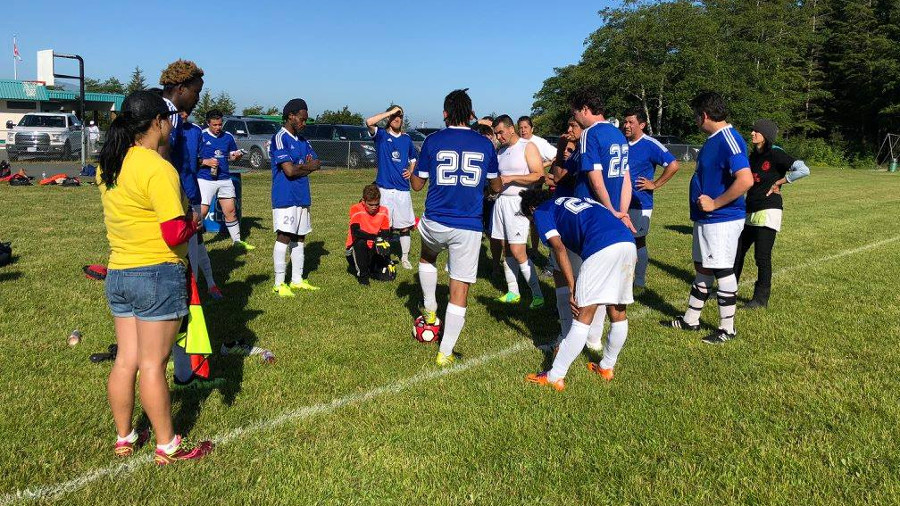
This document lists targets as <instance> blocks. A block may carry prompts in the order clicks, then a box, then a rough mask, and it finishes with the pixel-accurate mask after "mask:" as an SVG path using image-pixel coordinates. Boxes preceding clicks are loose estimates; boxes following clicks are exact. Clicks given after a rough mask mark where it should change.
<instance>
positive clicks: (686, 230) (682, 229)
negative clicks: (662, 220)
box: [663, 225, 694, 235]
mask: <svg viewBox="0 0 900 506" xmlns="http://www.w3.org/2000/svg"><path fill="white" fill-rule="evenodd" d="M663 228H664V229H666V230H671V231H672V232H677V233H679V234H684V235H693V233H694V227H692V226H690V225H666V226H665V227H663Z"/></svg>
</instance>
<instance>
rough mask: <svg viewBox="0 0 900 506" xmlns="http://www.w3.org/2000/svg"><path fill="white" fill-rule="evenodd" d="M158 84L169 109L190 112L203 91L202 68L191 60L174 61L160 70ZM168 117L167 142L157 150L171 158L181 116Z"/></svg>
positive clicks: (164, 156)
mask: <svg viewBox="0 0 900 506" xmlns="http://www.w3.org/2000/svg"><path fill="white" fill-rule="evenodd" d="M159 84H160V85H162V87H163V89H162V97H163V100H165V101H166V105H167V106H168V107H169V110H170V111H183V112H187V113H188V114H190V112H191V111H193V110H194V107H195V106H196V105H197V102H198V101H199V100H200V92H201V91H203V69H201V68H200V67H198V66H197V64H195V63H194V62H192V61H188V60H177V61H174V62H172V63H170V64H169V65H168V66H167V67H166V68H165V70H163V71H162V74H161V75H160V77H159ZM169 118H171V121H172V133H170V134H169V144H168V145H165V144H164V145H162V146H160V147H159V150H158V151H159V154H160V155H162V157H163V158H166V159H169V160H171V158H170V152H171V150H172V148H173V147H174V146H175V141H176V137H177V136H178V135H179V131H178V126H179V125H180V124H181V116H179V115H178V114H172V115H171V116H169Z"/></svg>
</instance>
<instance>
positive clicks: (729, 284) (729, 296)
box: [716, 274, 738, 334]
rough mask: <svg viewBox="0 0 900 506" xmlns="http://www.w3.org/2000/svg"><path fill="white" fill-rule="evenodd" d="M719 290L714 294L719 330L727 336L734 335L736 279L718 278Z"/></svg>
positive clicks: (728, 277)
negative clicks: (716, 300) (717, 302)
mask: <svg viewBox="0 0 900 506" xmlns="http://www.w3.org/2000/svg"><path fill="white" fill-rule="evenodd" d="M718 281H719V290H718V293H717V294H716V295H717V296H718V300H719V328H720V329H724V330H725V331H726V332H728V333H729V334H734V313H735V310H736V308H737V291H738V283H737V277H735V275H734V274H729V275H728V276H725V277H724V278H719V280H718Z"/></svg>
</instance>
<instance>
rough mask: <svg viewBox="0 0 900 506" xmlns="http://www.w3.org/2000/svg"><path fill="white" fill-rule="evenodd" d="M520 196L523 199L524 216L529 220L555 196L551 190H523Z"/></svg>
mask: <svg viewBox="0 0 900 506" xmlns="http://www.w3.org/2000/svg"><path fill="white" fill-rule="evenodd" d="M519 195H520V196H521V197H522V214H524V215H525V216H526V217H529V218H530V217H531V216H532V215H533V214H534V210H535V209H536V208H537V207H539V206H540V205H541V204H543V203H544V202H546V201H548V200H550V199H552V198H553V194H552V193H550V191H549V190H545V189H542V188H531V189H529V190H522V191H521V192H519Z"/></svg>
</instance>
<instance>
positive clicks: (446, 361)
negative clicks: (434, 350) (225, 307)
mask: <svg viewBox="0 0 900 506" xmlns="http://www.w3.org/2000/svg"><path fill="white" fill-rule="evenodd" d="M455 361H456V357H454V356H453V354H452V353H451V354H449V355H444V354H443V353H441V352H438V354H437V358H436V359H434V363H436V364H437V365H439V366H441V367H445V366H448V365H453V362H455Z"/></svg>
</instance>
